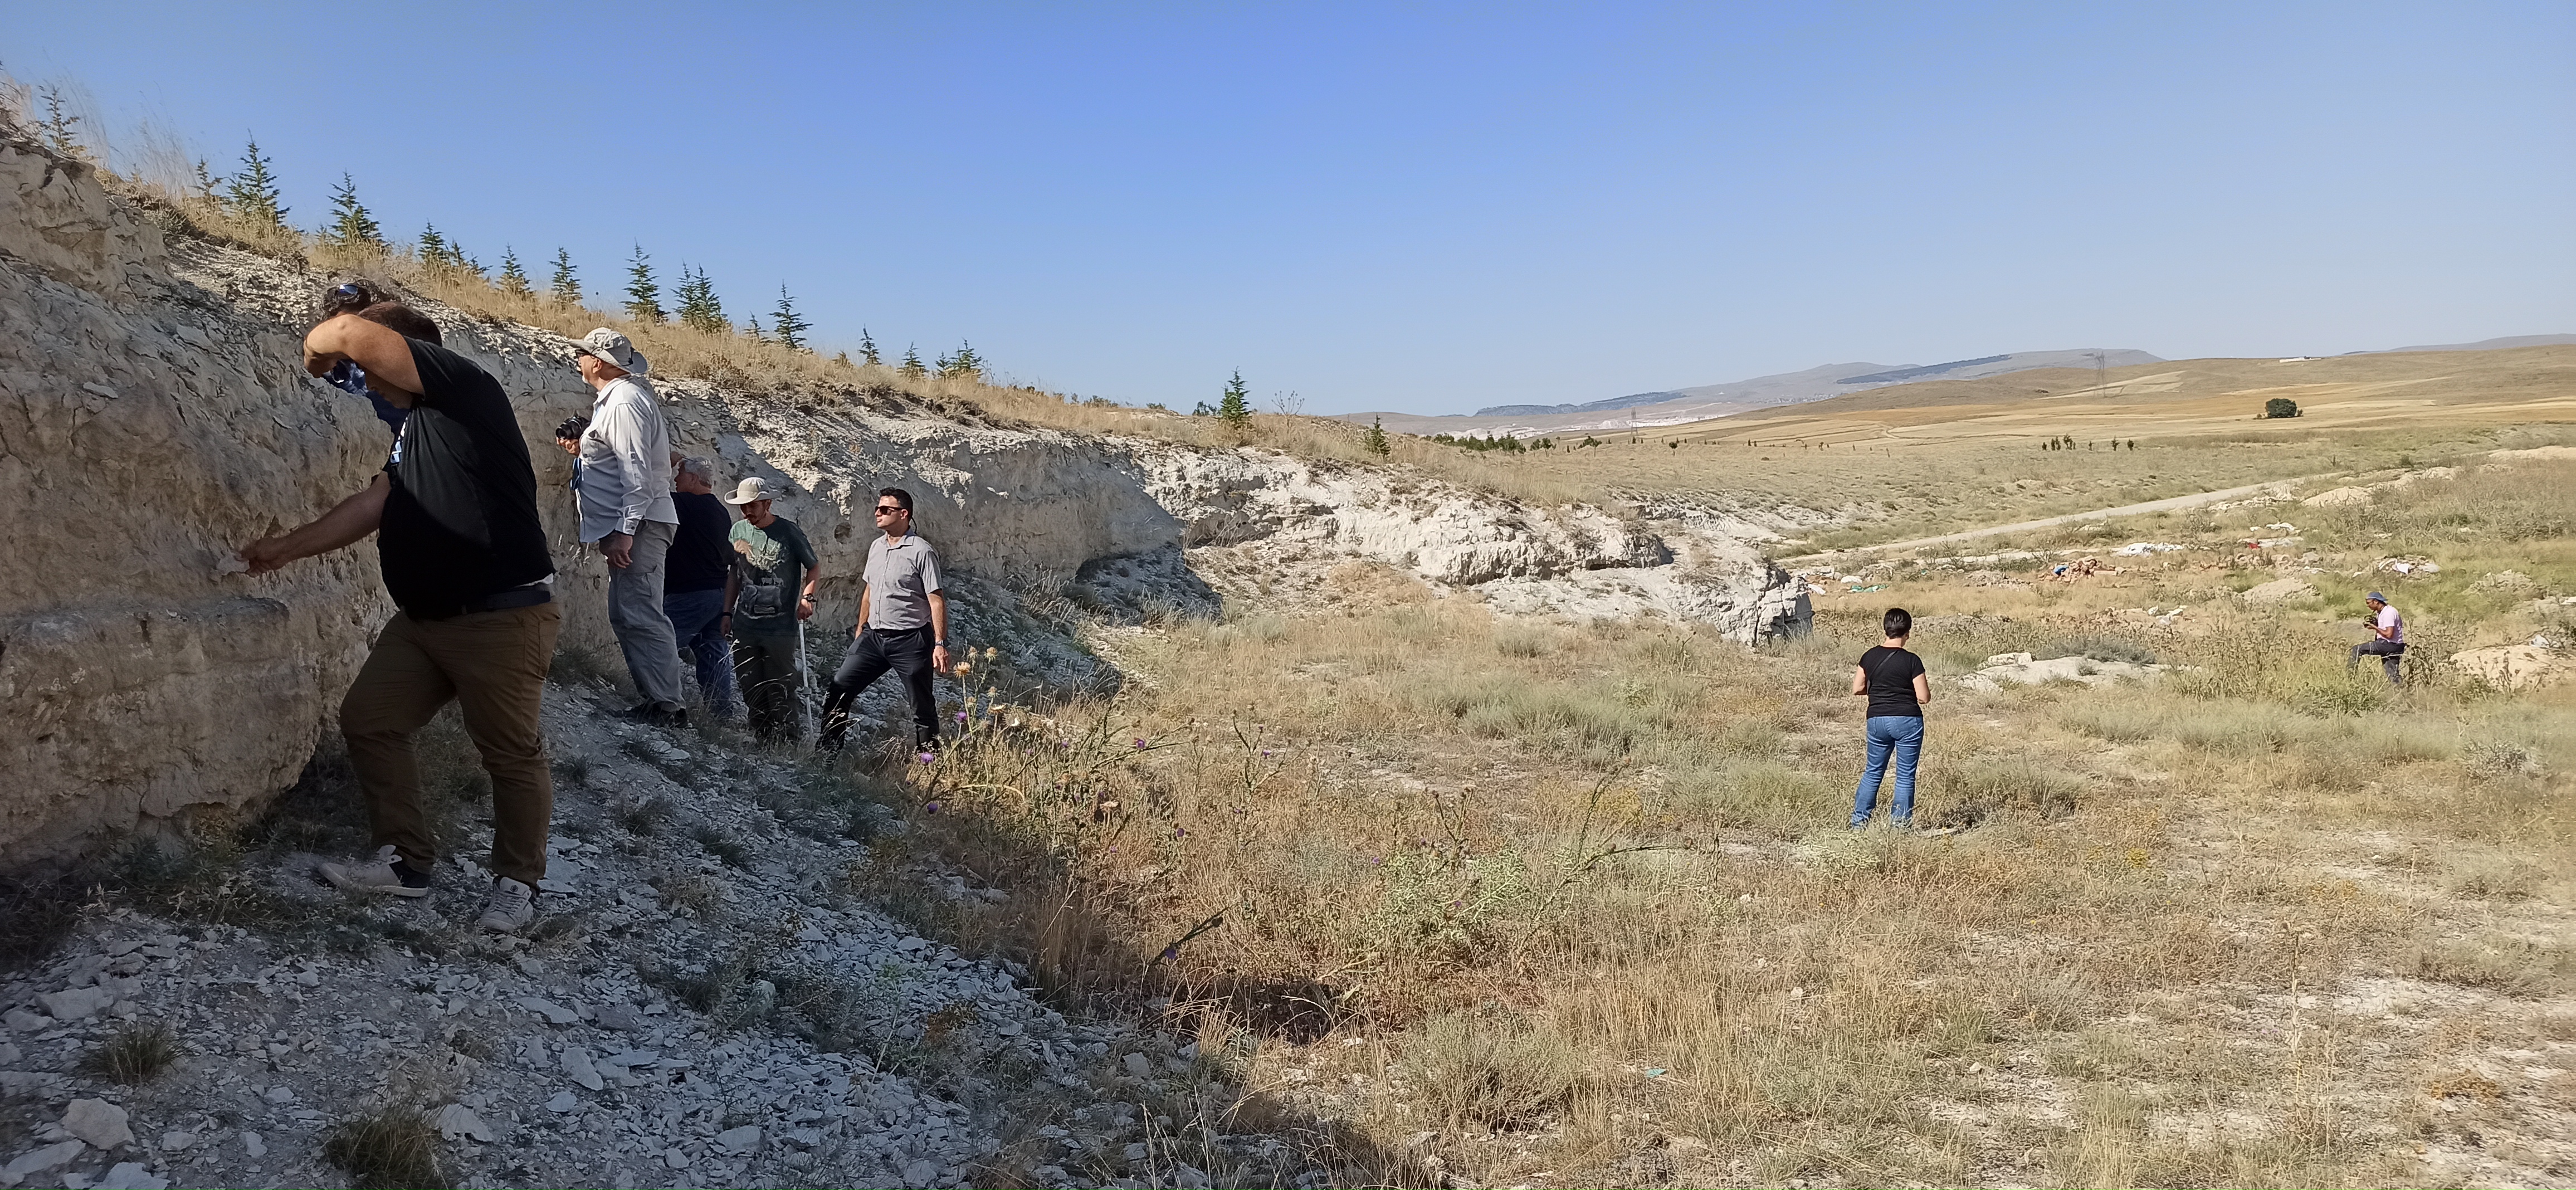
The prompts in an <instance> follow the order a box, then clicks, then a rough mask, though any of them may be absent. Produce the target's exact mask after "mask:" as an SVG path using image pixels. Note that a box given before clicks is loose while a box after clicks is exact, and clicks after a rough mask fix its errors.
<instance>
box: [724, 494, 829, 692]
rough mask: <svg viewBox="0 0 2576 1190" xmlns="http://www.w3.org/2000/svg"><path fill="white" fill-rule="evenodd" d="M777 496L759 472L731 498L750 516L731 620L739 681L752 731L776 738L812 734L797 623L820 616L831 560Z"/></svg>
mask: <svg viewBox="0 0 2576 1190" xmlns="http://www.w3.org/2000/svg"><path fill="white" fill-rule="evenodd" d="M772 497H773V493H772V492H771V491H770V490H769V483H768V481H767V480H764V479H762V478H760V477H759V476H757V475H755V476H752V477H751V478H749V479H746V480H743V481H742V483H741V485H740V486H738V487H736V488H735V489H734V492H733V494H732V495H730V496H727V497H725V498H724V502H725V503H727V504H730V505H733V506H734V507H736V508H739V509H741V510H742V519H741V520H739V521H736V522H734V526H733V539H732V540H733V552H734V565H733V577H731V578H730V579H728V580H726V582H725V601H724V613H725V619H724V621H723V623H724V624H725V625H726V628H725V631H727V632H729V633H730V634H732V636H733V672H734V681H735V683H736V684H737V685H740V686H741V687H742V701H743V705H744V706H745V707H747V708H748V709H749V711H750V721H751V733H752V734H753V735H755V736H757V737H759V738H760V739H762V740H767V741H772V742H775V741H781V740H798V739H802V738H804V735H805V721H804V718H803V716H802V714H801V713H800V711H799V707H798V700H800V699H802V698H803V697H804V696H805V674H804V669H803V667H802V666H801V665H799V664H798V662H799V661H800V660H801V657H800V655H799V653H798V651H797V640H798V633H797V626H798V625H800V624H802V623H804V622H805V621H806V620H810V619H812V618H813V617H814V587H815V584H817V583H820V582H821V581H823V563H822V561H821V559H819V558H817V557H815V555H814V545H813V543H812V542H809V541H807V540H805V531H804V530H803V529H800V528H798V527H797V525H796V522H794V521H791V520H788V519H787V518H786V517H783V516H780V515H778V514H777V513H775V512H772V511H770V500H771V499H772Z"/></svg>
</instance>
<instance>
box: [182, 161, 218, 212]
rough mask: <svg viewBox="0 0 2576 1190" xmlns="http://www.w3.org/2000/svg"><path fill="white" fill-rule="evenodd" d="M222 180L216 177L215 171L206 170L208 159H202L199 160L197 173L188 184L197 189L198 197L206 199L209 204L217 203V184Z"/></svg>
mask: <svg viewBox="0 0 2576 1190" xmlns="http://www.w3.org/2000/svg"><path fill="white" fill-rule="evenodd" d="M221 180H222V179H220V178H217V177H216V176H215V175H214V171H212V170H209V169H207V168H206V159H205V158H203V157H200V158H198V159H197V166H196V172H195V174H194V176H192V177H190V178H189V180H188V184H189V185H191V186H194V187H196V188H197V197H199V198H202V199H205V200H206V201H207V202H213V201H215V183H217V182H219V181H221Z"/></svg>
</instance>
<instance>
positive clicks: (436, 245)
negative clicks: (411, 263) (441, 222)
mask: <svg viewBox="0 0 2576 1190" xmlns="http://www.w3.org/2000/svg"><path fill="white" fill-rule="evenodd" d="M416 251H417V254H418V255H419V257H420V262H421V263H422V264H425V265H428V266H429V267H430V268H431V269H434V270H445V269H446V268H447V267H448V264H447V237H446V236H443V235H440V234H438V225H437V224H435V223H424V224H422V225H421V227H420V247H419V248H418V249H417V250H416Z"/></svg>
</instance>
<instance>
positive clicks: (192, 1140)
mask: <svg viewBox="0 0 2576 1190" xmlns="http://www.w3.org/2000/svg"><path fill="white" fill-rule="evenodd" d="M196 1147H197V1134H196V1133H194V1132H164V1133H162V1134H161V1151H162V1152H164V1153H185V1152H187V1151H188V1150H190V1149H193V1148H196Z"/></svg>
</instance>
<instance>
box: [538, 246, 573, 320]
mask: <svg viewBox="0 0 2576 1190" xmlns="http://www.w3.org/2000/svg"><path fill="white" fill-rule="evenodd" d="M546 295H547V296H548V297H551V298H553V299H554V300H556V301H558V302H562V303H563V304H565V305H567V306H578V305H580V304H581V277H580V276H579V275H578V274H576V273H574V272H573V268H572V253H570V252H567V251H565V250H564V249H561V248H557V249H555V275H554V277H553V279H551V280H549V281H547V282H546Z"/></svg>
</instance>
